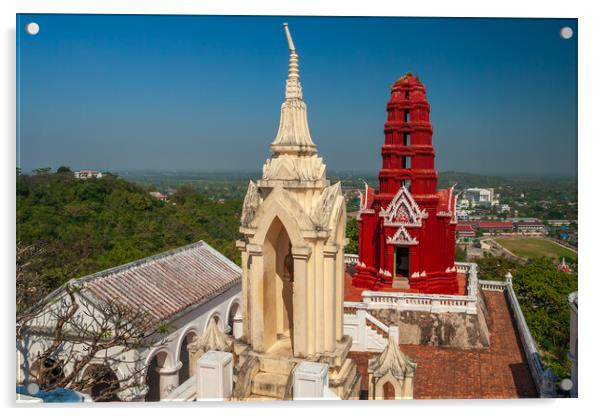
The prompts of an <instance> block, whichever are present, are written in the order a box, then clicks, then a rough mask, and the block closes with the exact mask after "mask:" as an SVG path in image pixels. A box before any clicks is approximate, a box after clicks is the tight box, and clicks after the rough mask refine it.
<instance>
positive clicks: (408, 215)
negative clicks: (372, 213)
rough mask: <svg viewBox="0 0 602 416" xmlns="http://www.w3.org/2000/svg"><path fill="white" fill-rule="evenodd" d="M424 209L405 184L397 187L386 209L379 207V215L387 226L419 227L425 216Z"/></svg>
mask: <svg viewBox="0 0 602 416" xmlns="http://www.w3.org/2000/svg"><path fill="white" fill-rule="evenodd" d="M426 215H427V213H426V211H424V210H423V211H421V210H420V207H419V206H418V204H417V203H416V201H415V200H414V198H413V197H412V194H410V192H409V191H408V190H407V188H406V187H405V186H402V187H401V188H399V191H397V194H395V197H394V198H393V200H392V201H391V202H390V203H389V205H388V206H387V208H386V209H383V208H381V211H380V216H381V217H384V218H385V221H384V223H385V225H387V226H399V225H403V226H409V227H420V226H421V225H422V219H423V218H426Z"/></svg>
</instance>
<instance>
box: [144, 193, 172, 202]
mask: <svg viewBox="0 0 602 416" xmlns="http://www.w3.org/2000/svg"><path fill="white" fill-rule="evenodd" d="M148 194H149V195H150V196H152V197H153V198H155V199H158V200H159V201H163V202H167V195H164V194H162V193H161V192H149V193H148Z"/></svg>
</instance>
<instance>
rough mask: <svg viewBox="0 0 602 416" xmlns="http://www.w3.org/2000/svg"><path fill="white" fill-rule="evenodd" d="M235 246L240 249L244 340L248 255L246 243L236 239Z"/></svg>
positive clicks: (247, 300) (246, 338)
mask: <svg viewBox="0 0 602 416" xmlns="http://www.w3.org/2000/svg"><path fill="white" fill-rule="evenodd" d="M236 248H238V249H239V250H240V256H241V270H242V279H241V293H242V325H243V327H242V337H243V338H244V339H245V341H247V342H250V339H249V323H248V322H249V270H248V269H247V266H248V262H249V255H248V253H247V243H245V242H244V241H242V240H237V241H236Z"/></svg>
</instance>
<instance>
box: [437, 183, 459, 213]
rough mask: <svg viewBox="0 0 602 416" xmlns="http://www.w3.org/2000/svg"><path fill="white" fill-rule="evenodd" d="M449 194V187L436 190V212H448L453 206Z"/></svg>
mask: <svg viewBox="0 0 602 416" xmlns="http://www.w3.org/2000/svg"><path fill="white" fill-rule="evenodd" d="M450 194H451V188H447V189H439V190H438V191H437V198H438V200H437V212H448V211H449V209H450V208H451V209H453V208H454V207H455V204H454V201H453V200H452V201H451V204H450V200H449V199H450V197H453V195H450Z"/></svg>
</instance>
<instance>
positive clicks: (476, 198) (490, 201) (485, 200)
mask: <svg viewBox="0 0 602 416" xmlns="http://www.w3.org/2000/svg"><path fill="white" fill-rule="evenodd" d="M463 196H464V199H466V200H468V201H470V202H472V203H473V205H483V206H488V207H490V206H493V205H497V204H498V203H499V201H498V200H497V199H495V192H494V189H493V188H468V189H465V190H464V194H463Z"/></svg>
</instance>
